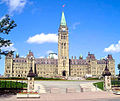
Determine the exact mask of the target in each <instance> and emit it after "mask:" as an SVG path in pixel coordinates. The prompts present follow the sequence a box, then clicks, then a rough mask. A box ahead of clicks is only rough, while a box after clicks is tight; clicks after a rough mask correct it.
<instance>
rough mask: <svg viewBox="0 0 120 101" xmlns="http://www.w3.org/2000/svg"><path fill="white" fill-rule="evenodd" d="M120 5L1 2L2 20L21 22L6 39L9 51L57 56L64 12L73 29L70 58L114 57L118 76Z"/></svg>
mask: <svg viewBox="0 0 120 101" xmlns="http://www.w3.org/2000/svg"><path fill="white" fill-rule="evenodd" d="M64 4H65V7H64V8H63V7H62V5H64ZM119 5H120V1H119V0H0V19H2V17H3V16H4V15H5V14H10V15H11V18H12V19H14V20H15V22H16V23H17V27H16V28H14V29H13V30H12V31H11V32H10V34H9V35H5V36H4V37H5V38H7V39H10V40H11V41H12V42H13V45H12V46H11V47H9V48H8V49H14V50H16V52H18V53H19V54H20V56H26V55H27V53H28V51H29V50H32V51H33V53H34V55H35V57H43V56H48V53H49V52H50V51H53V52H56V53H57V39H56V38H57V33H58V28H59V25H60V20H61V14H62V11H64V13H65V17H66V21H67V26H68V28H69V56H70V58H71V56H77V58H78V57H79V56H80V54H82V55H83V57H84V58H86V56H87V54H88V52H91V53H93V54H95V56H96V58H97V59H100V58H102V57H105V56H106V55H107V54H112V55H113V58H114V59H115V63H116V67H115V68H116V73H118V70H117V64H118V63H119V62H120V61H119V60H120V41H119V40H120V37H119V34H120V28H119V27H120V6H119ZM51 38H52V40H51ZM35 39H36V40H35ZM44 39H46V40H44ZM3 49H4V48H3ZM3 73H4V56H3V57H2V59H1V60H0V74H3Z"/></svg>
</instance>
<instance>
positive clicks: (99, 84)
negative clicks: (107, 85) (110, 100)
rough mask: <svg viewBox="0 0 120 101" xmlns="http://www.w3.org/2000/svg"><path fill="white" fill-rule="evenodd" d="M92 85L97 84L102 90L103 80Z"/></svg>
mask: <svg viewBox="0 0 120 101" xmlns="http://www.w3.org/2000/svg"><path fill="white" fill-rule="evenodd" d="M93 85H94V86H96V85H97V88H99V89H101V90H104V89H103V82H96V83H93Z"/></svg>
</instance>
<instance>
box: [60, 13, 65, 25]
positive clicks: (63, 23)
mask: <svg viewBox="0 0 120 101" xmlns="http://www.w3.org/2000/svg"><path fill="white" fill-rule="evenodd" d="M60 25H64V26H65V25H66V20H65V15H64V12H62V17H61V24H60Z"/></svg>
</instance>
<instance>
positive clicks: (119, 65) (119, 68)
mask: <svg viewBox="0 0 120 101" xmlns="http://www.w3.org/2000/svg"><path fill="white" fill-rule="evenodd" d="M117 67H118V70H119V71H120V63H119V64H118V66H117Z"/></svg>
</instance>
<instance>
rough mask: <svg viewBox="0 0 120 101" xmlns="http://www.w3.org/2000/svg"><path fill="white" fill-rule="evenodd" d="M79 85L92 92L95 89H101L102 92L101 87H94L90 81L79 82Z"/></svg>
mask: <svg viewBox="0 0 120 101" xmlns="http://www.w3.org/2000/svg"><path fill="white" fill-rule="evenodd" d="M80 87H82V88H89V89H90V90H91V91H92V92H96V91H101V92H102V90H101V89H99V88H97V87H95V86H94V85H93V83H91V82H88V83H84V84H80Z"/></svg>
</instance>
